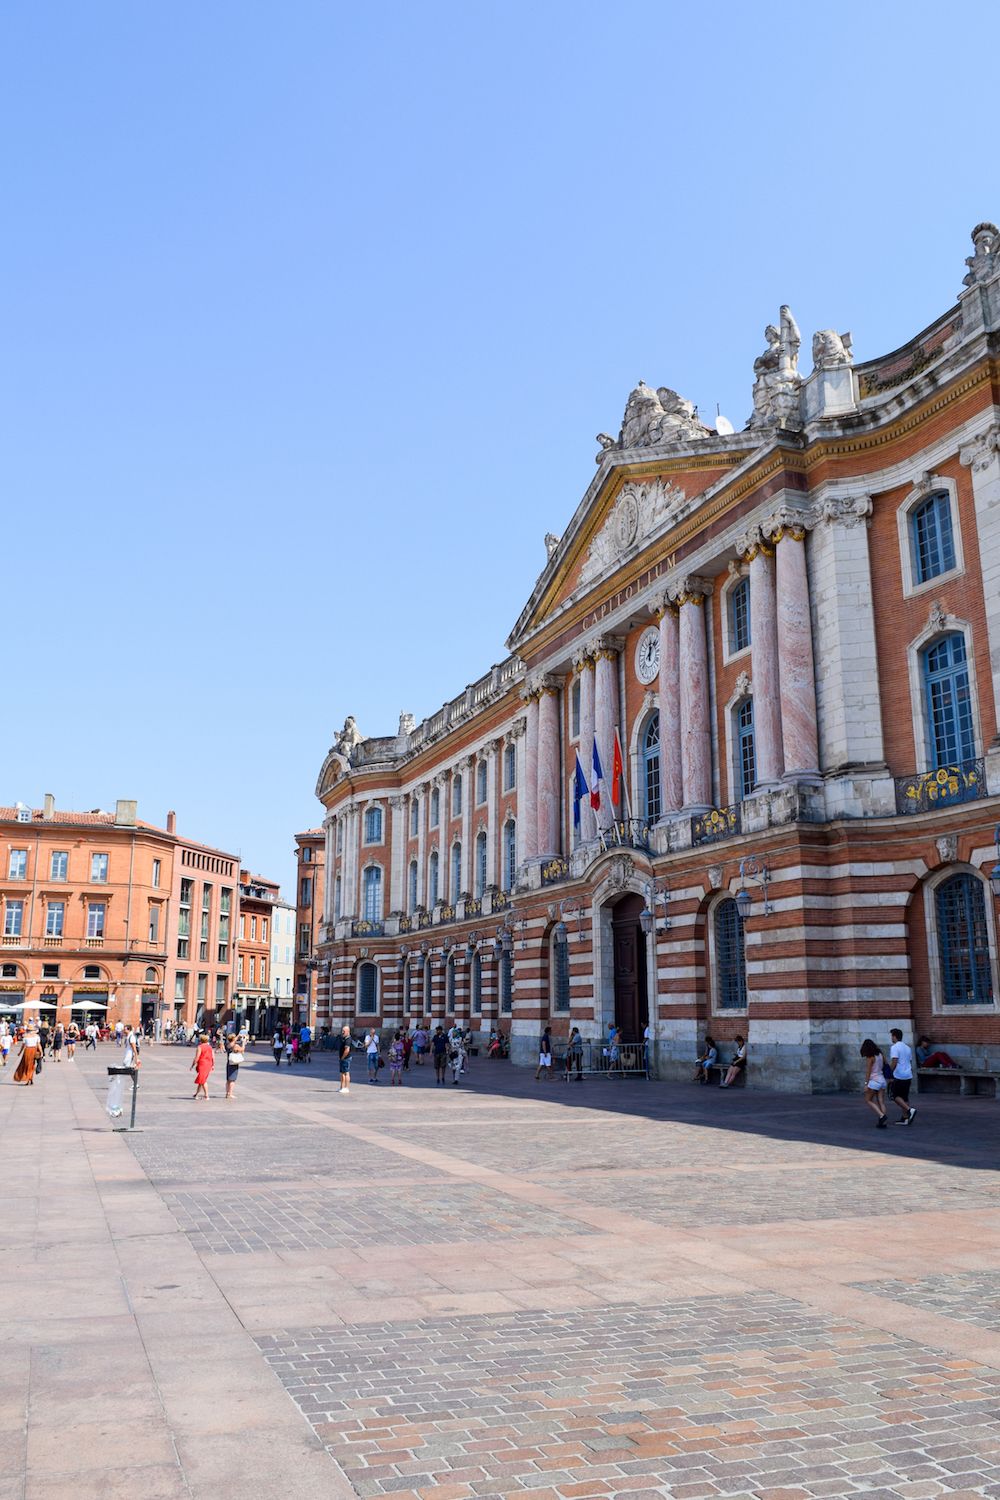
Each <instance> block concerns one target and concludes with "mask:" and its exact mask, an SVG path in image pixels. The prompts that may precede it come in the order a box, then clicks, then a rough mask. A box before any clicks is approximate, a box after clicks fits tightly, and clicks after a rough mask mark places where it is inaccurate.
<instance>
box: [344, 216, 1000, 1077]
mask: <svg viewBox="0 0 1000 1500" xmlns="http://www.w3.org/2000/svg"><path fill="white" fill-rule="evenodd" d="M966 265H967V273H966V275H965V278H964V281H963V284H962V289H961V292H960V294H959V297H958V300H957V303H956V304H955V305H954V306H952V307H950V308H949V309H948V311H947V312H945V313H944V314H943V316H941V317H939V318H938V319H937V320H936V321H935V322H934V323H933V324H932V325H931V326H930V327H929V328H927V329H925V330H924V331H923V332H921V333H919V334H917V335H916V337H915V338H913V339H912V340H911V341H910V342H909V343H908V344H906V345H905V346H904V347H903V348H901V349H897V350H895V351H893V352H892V353H890V354H888V355H885V356H884V357H881V358H878V359H873V360H870V361H868V362H866V363H864V364H856V363H855V362H854V360H853V353H852V348H851V338H850V335H848V334H844V335H841V334H837V333H835V332H834V331H832V330H823V331H821V332H819V333H817V334H815V335H814V337H813V341H812V369H811V371H810V372H809V373H805V371H804V370H800V368H799V351H800V342H801V340H800V334H799V330H798V327H797V326H796V323H795V320H794V318H793V316H792V314H791V312H790V310H789V309H788V308H787V307H783V308H782V309H781V312H780V315H779V319H778V322H777V324H776V325H774V326H769V327H768V329H767V331H766V334H765V341H766V348H765V350H764V352H763V353H762V354H761V355H760V357H759V358H758V359H757V360H756V361H755V364H754V382H753V392H752V402H753V412H752V415H751V417H750V419H749V421H748V423H747V426H746V427H745V428H744V429H743V430H742V431H741V432H732V431H730V430H729V424H727V423H720V424H718V425H719V426H720V427H725V429H726V430H725V431H718V430H715V429H711V428H707V427H705V426H704V425H703V424H702V423H701V422H700V421H699V420H698V417H697V414H696V412H695V411H694V408H693V407H692V406H691V405H690V403H689V402H687V401H685V400H683V398H681V397H679V396H678V395H677V393H676V392H674V391H672V390H670V389H669V388H667V387H661V388H659V389H658V390H653V389H651V388H650V387H648V386H646V385H644V384H641V383H640V385H639V386H638V387H637V388H636V389H635V390H634V391H633V392H632V394H631V395H630V397H629V399H628V405H627V407H626V411H625V416H624V420H623V423H622V426H621V429H620V432H619V434H618V436H617V438H615V437H611V436H609V435H607V434H601V435H600V437H599V440H598V441H599V442H600V445H601V446H600V452H599V454H598V460H597V465H598V466H597V472H596V474H595V475H594V478H593V480H592V482H591V484H590V485H589V486H588V488H587V490H586V492H585V494H584V496H583V498H582V500H581V502H580V505H579V506H578V508H577V510H576V513H575V514H574V515H573V516H572V518H571V519H570V521H569V523H568V525H567V526H566V528H565V530H564V532H563V534H562V536H560V537H555V536H551V535H550V536H548V537H546V539H545V543H546V552H547V561H546V565H545V567H544V569H543V571H542V573H541V575H540V576H539V578H538V580H537V581H536V583H535V585H534V588H533V590H532V593H531V596H530V598H529V600H528V602H527V604H526V605H525V608H524V610H523V611H522V613H521V616H520V618H519V619H518V621H517V624H516V625H515V627H514V630H513V632H512V634H511V636H510V638H509V640H508V643H507V644H508V649H509V651H510V653H511V654H510V655H509V656H508V657H507V658H506V659H505V660H504V661H503V662H502V663H501V664H500V665H498V666H495V667H493V668H492V669H491V670H490V671H489V672H488V673H487V674H486V675H485V676H484V677H482V678H481V679H480V680H479V681H478V682H476V683H473V684H472V685H471V686H470V687H468V688H466V689H465V690H464V691H463V692H462V693H460V694H459V695H458V696H457V697H456V698H454V699H452V701H451V702H449V703H447V704H445V705H444V707H443V708H441V709H439V710H438V712H437V713H435V714H433V715H432V716H431V717H430V718H428V719H425V720H424V721H423V722H422V723H420V724H417V723H416V722H415V721H414V720H413V719H412V717H411V716H410V715H408V714H403V715H402V716H401V717H400V721H399V727H398V730H397V733H396V734H394V735H389V736H384V737H377V738H365V737H364V736H363V735H362V734H361V733H360V732H359V730H358V728H357V726H356V724H355V723H354V720H353V719H348V721H347V723H346V724H345V727H344V729H343V731H342V732H341V734H340V735H339V736H338V738H337V741H336V744H335V745H334V746H333V748H332V749H331V750H330V752H329V753H328V755H327V757H326V759H325V760H324V762H323V766H322V769H321V771H320V776H319V781H318V784H317V795H318V796H319V798H320V801H321V802H322V803H323V805H324V807H325V809H326V817H325V820H324V824H323V827H324V832H325V838H326V847H325V860H324V863H325V870H326V876H327V878H326V884H325V892H324V911H323V925H322V928H321V939H322V941H321V942H320V944H319V947H318V953H317V956H318V959H319V969H318V971H317V976H316V980H317V983H316V998H317V1008H318V1020H319V1022H320V1023H321V1024H322V1023H323V1022H324V1021H328V1022H329V1023H331V1024H335V1025H340V1024H342V1023H343V1022H344V1021H349V1022H351V1023H352V1024H357V1025H363V1024H370V1023H371V1021H372V1019H373V1018H374V1019H377V1020H378V1021H380V1022H381V1024H382V1025H384V1026H392V1025H393V1024H396V1023H398V1022H399V1021H401V1020H402V1019H404V1018H407V1019H409V1020H410V1021H411V1022H414V1021H415V1020H416V1019H418V1018H421V1017H431V1018H433V1019H434V1020H435V1021H436V1020H444V1019H445V1018H450V1017H452V1016H457V1017H460V1018H462V1019H466V1020H471V1023H472V1025H473V1026H474V1027H478V1028H480V1029H482V1030H488V1028H489V1027H490V1026H491V1025H492V1024H494V1022H496V1021H499V1022H500V1024H501V1025H502V1026H503V1028H504V1029H509V1031H510V1033H511V1040H512V1055H513V1056H514V1058H515V1060H518V1059H520V1060H527V1059H528V1058H530V1057H532V1056H533V1054H534V1053H535V1052H536V1050H537V1037H538V1034H539V1032H540V1030H541V1028H542V1026H543V1025H544V1024H546V1023H551V1024H552V1026H553V1028H554V1030H555V1032H556V1033H557V1034H558V1033H560V1032H561V1033H565V1032H566V1031H567V1030H568V1028H569V1026H570V1025H571V1024H575V1025H578V1026H579V1027H580V1029H581V1031H582V1032H583V1033H584V1035H585V1036H590V1037H594V1038H596V1037H599V1036H600V1035H602V1034H603V1033H604V1032H605V1030H606V1028H607V1025H608V1023H609V1021H612V1020H614V1021H616V1022H617V1023H618V1024H619V1026H620V1027H621V1028H622V1029H623V1031H624V1033H625V1034H626V1036H629V1035H631V1036H633V1037H638V1036H641V1034H642V1030H643V1027H644V1026H645V1025H646V1024H647V1023H648V1024H649V1026H650V1029H651V1032H652V1036H653V1041H654V1058H655V1067H656V1069H657V1071H658V1072H659V1073H660V1074H661V1075H663V1076H678V1077H679V1076H683V1075H684V1074H685V1073H686V1072H687V1071H688V1070H689V1069H690V1067H691V1062H692V1059H693V1057H694V1056H695V1049H696V1045H697V1043H698V1040H699V1038H700V1037H702V1036H703V1035H704V1033H705V1032H706V1031H710V1032H711V1033H712V1034H713V1035H714V1036H715V1037H716V1039H718V1040H722V1041H725V1040H726V1039H729V1038H732V1037H733V1036H735V1035H736V1034H737V1033H744V1034H746V1035H747V1036H748V1038H749V1042H750V1059H751V1063H750V1070H749V1075H748V1076H749V1081H750V1083H751V1084H752V1083H753V1082H755V1081H756V1082H759V1083H760V1084H763V1085H766V1086H776V1087H784V1088H789V1089H799V1090H815V1089H826V1088H834V1087H851V1086H855V1085H856V1081H857V1077H858V1060H857V1052H858V1045H859V1042H860V1040H861V1038H862V1037H863V1036H865V1035H867V1034H869V1033H871V1034H873V1035H877V1036H879V1037H881V1038H885V1037H886V1036H887V1034H888V1029H889V1027H890V1026H892V1025H895V1024H899V1025H900V1026H902V1027H903V1029H904V1030H905V1031H906V1032H908V1033H920V1032H927V1033H929V1034H930V1035H931V1036H932V1037H933V1038H934V1039H935V1040H938V1041H940V1042H941V1043H943V1044H945V1045H946V1046H947V1048H948V1050H949V1051H951V1052H952V1053H953V1054H955V1055H956V1056H958V1057H963V1056H974V1057H975V1058H976V1059H981V1058H982V1057H983V1056H984V1055H986V1056H987V1057H988V1058H989V1059H990V1060H991V1061H992V1062H993V1063H994V1064H998V1063H1000V1011H998V1006H1000V975H998V965H997V915H998V913H997V898H996V897H995V896H994V894H993V891H992V889H991V884H990V878H989V877H990V872H991V870H992V868H993V866H994V864H995V863H996V860H997V854H996V850H995V843H994V829H995V826H996V824H997V823H998V821H1000V738H998V722H1000V233H998V231H997V230H996V228H995V227H994V226H992V225H989V224H982V225H978V226H977V228H976V229H975V230H974V231H973V254H972V255H971V256H970V257H969V258H968V261H967V263H966ZM617 746H620V751H621V765H622V774H621V776H620V777H616V775H615V769H616V747H617ZM595 747H596V754H595ZM598 762H599V763H600V767H601V769H602V771H603V779H602V780H601V781H600V782H599V783H597V790H598V791H599V794H600V798H599V800H600V806H599V807H596V808H595V807H593V806H592V805H591V792H592V791H593V790H594V787H595V774H596V773H595V765H596V764H597V763H598ZM578 764H579V769H578ZM581 773H582V778H583V780H584V781H585V783H586V790H585V794H584V795H583V796H582V797H580V796H579V791H580V785H581ZM615 794H617V796H615ZM998 883H1000V881H998Z"/></svg>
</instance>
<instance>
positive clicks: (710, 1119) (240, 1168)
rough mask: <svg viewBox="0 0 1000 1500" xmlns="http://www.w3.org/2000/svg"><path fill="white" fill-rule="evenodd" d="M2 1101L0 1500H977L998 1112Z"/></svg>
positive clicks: (770, 1102) (583, 1102)
mask: <svg viewBox="0 0 1000 1500" xmlns="http://www.w3.org/2000/svg"><path fill="white" fill-rule="evenodd" d="M115 1057H116V1054H115V1049H114V1048H113V1047H111V1046H108V1045H105V1046H104V1047H103V1048H102V1050H101V1051H100V1052H99V1053H98V1054H97V1055H96V1057H95V1056H94V1055H93V1054H90V1055H80V1054H78V1055H77V1058H76V1060H75V1062H63V1063H61V1064H59V1065H58V1066H57V1065H55V1064H52V1063H47V1064H46V1068H45V1072H44V1074H43V1076H42V1078H41V1079H40V1080H39V1081H38V1086H37V1087H35V1088H33V1089H19V1088H14V1087H12V1086H11V1085H10V1074H11V1072H12V1069H10V1068H8V1070H7V1072H6V1074H5V1075H4V1076H3V1078H2V1082H0V1130H2V1141H3V1163H4V1186H5V1194H4V1215H3V1221H2V1230H0V1239H2V1251H3V1262H2V1264H3V1268H4V1277H3V1285H4V1293H5V1295H4V1298H3V1302H2V1307H3V1312H2V1315H0V1339H2V1355H0V1500H97V1497H100V1500H118V1497H128V1500H174V1497H197V1500H219V1497H221V1496H225V1497H230V1496H231V1497H236V1500H244V1497H245V1500H254V1497H261V1500H312V1497H319V1496H323V1497H333V1500H336V1497H339V1496H344V1497H349V1496H351V1495H352V1494H356V1495H361V1496H380V1495H392V1496H394V1497H397V1500H414V1497H417V1496H419V1497H420V1500H472V1497H481V1500H499V1497H505V1496H511V1495H520V1494H522V1493H525V1494H526V1495H530V1496H531V1497H532V1500H556V1497H560V1500H570V1497H581V1500H582V1497H591V1496H593V1497H604V1496H606V1497H615V1496H619V1497H622V1500H625V1497H628V1500H647V1497H652V1496H674V1497H678V1500H697V1497H699V1496H714V1495H725V1496H745V1497H749V1496H754V1497H760V1500H807V1497H810V1496H836V1495H847V1494H855V1493H863V1494H866V1495H876V1496H901V1497H909V1500H925V1497H926V1500H930V1497H932V1496H935V1495H940V1494H948V1495H951V1496H964V1495H972V1494H977V1495H996V1496H1000V1172H998V1171H997V1142H998V1139H1000V1101H993V1100H988V1099H975V1098H972V1099H957V1098H954V1099H953V1098H944V1097H927V1098H924V1099H921V1100H919V1101H918V1103H919V1110H918V1114H917V1121H916V1123H915V1125H914V1126H913V1127H912V1128H910V1129H896V1128H891V1129H890V1130H888V1131H880V1132H878V1131H876V1130H875V1128H874V1118H873V1116H872V1115H871V1113H870V1111H868V1110H866V1109H865V1107H864V1105H863V1104H862V1102H861V1101H860V1099H858V1098H847V1097H839V1096H838V1097H802V1096H788V1095H778V1094H767V1093H762V1092H754V1091H745V1090H730V1091H728V1092H725V1093H720V1092H719V1091H718V1090H717V1089H704V1088H697V1087H695V1086H689V1087H684V1086H677V1085H667V1084H657V1083H650V1084H645V1083H641V1082H636V1081H628V1082H623V1081H619V1080H613V1081H607V1080H600V1081H598V1080H587V1081H586V1082H584V1083H583V1084H577V1083H575V1082H573V1083H570V1084H565V1083H563V1082H561V1081H559V1080H556V1079H553V1080H552V1082H551V1083H550V1084H548V1085H547V1086H546V1085H544V1084H536V1083H535V1082H534V1079H533V1075H532V1074H531V1073H530V1072H525V1071H521V1070H514V1069H512V1068H511V1067H510V1066H509V1065H508V1064H503V1063H499V1064H498V1063H489V1062H486V1061H485V1060H483V1059H475V1060H474V1061H473V1063H472V1065H471V1069H470V1073H469V1075H468V1079H467V1082H466V1083H465V1084H463V1085H462V1086H461V1087H458V1088H454V1087H451V1086H450V1085H449V1086H448V1087H447V1088H442V1089H435V1088H434V1086H433V1075H432V1073H431V1070H430V1069H428V1068H423V1069H421V1070H419V1071H417V1070H413V1071H412V1072H411V1073H410V1074H409V1075H408V1079H407V1085H406V1087H404V1088H403V1089H399V1090H390V1088H389V1087H388V1085H387V1083H383V1084H380V1085H379V1086H378V1087H377V1088H373V1087H370V1086H369V1085H367V1084H366V1083H365V1082H364V1080H363V1078H360V1077H359V1078H357V1079H356V1080H355V1083H354V1085H353V1087H352V1090H351V1093H350V1096H349V1097H347V1098H342V1097H340V1096H339V1095H338V1094H337V1092H336V1089H337V1080H336V1076H335V1067H334V1065H333V1064H332V1063H331V1061H330V1059H329V1056H328V1055H320V1056H318V1057H317V1058H316V1060H315V1063H314V1064H313V1065H312V1066H310V1067H305V1066H302V1067H296V1068H295V1069H289V1068H287V1067H285V1066H282V1068H281V1069H280V1071H278V1070H276V1069H275V1067H274V1063H273V1061H272V1059H271V1055H270V1053H269V1051H267V1050H265V1049H263V1048H261V1049H258V1052H257V1055H256V1056H255V1057H253V1059H252V1060H251V1061H249V1062H248V1063H247V1064H246V1065H245V1066H244V1069H243V1078H242V1080H241V1083H240V1087H239V1094H238V1098H237V1099H236V1100H235V1101H233V1102H231V1103H226V1102H224V1100H223V1099H222V1092H223V1087H224V1084H223V1078H222V1074H223V1072H224V1069H222V1068H221V1067H219V1066H217V1070H216V1073H215V1074H214V1075H213V1078H212V1081H211V1084H210V1088H211V1091H212V1098H211V1099H210V1101H209V1102H208V1103H207V1104H205V1103H197V1104H196V1103H193V1102H192V1100H191V1098H190V1094H191V1092H192V1090H193V1084H192V1075H191V1073H190V1072H189V1071H188V1068H189V1066H190V1062H191V1053H190V1052H188V1051H187V1050H186V1049H181V1048H165V1047H164V1048H159V1049H156V1048H149V1049H147V1051H146V1053H145V1054H144V1067H143V1071H142V1085H141V1090H140V1097H139V1115H138V1121H137V1123H138V1125H139V1127H140V1129H139V1130H138V1131H137V1133H135V1134H134V1135H127V1134H119V1133H113V1132H112V1131H111V1130H110V1128H109V1124H108V1120H107V1117H106V1115H105V1114H104V1112H103V1091H104V1085H105V1081H106V1080H105V1067H106V1064H107V1063H108V1062H113V1061H114V1060H115Z"/></svg>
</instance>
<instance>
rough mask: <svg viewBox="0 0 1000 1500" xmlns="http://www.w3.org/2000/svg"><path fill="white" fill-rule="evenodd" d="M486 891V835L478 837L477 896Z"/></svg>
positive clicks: (480, 834)
mask: <svg viewBox="0 0 1000 1500" xmlns="http://www.w3.org/2000/svg"><path fill="white" fill-rule="evenodd" d="M485 891H486V834H485V833H478V834H477V835H476V895H477V896H482V895H483V894H484V893H485Z"/></svg>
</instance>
